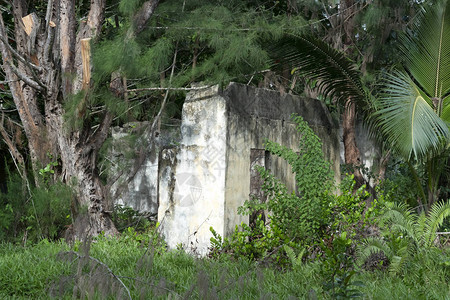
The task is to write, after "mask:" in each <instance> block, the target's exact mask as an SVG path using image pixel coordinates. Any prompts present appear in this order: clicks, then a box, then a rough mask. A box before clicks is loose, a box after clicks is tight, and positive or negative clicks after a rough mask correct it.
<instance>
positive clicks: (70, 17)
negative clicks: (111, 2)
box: [0, 0, 117, 238]
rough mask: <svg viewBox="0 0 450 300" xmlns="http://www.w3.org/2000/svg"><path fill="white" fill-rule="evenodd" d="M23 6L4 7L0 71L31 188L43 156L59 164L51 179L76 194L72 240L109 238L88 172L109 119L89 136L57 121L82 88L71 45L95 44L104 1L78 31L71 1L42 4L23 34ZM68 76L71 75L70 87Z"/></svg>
mask: <svg viewBox="0 0 450 300" xmlns="http://www.w3.org/2000/svg"><path fill="white" fill-rule="evenodd" d="M26 3H27V2H26V1H23V0H15V1H14V2H13V6H12V8H11V12H12V14H13V16H14V21H15V23H14V24H15V28H14V39H15V41H16V46H15V47H14V48H13V47H12V46H11V44H9V43H8V39H9V37H8V36H7V33H6V32H7V31H6V29H5V25H4V24H3V19H2V17H1V16H0V37H1V41H0V50H1V54H2V62H3V65H2V67H3V70H4V71H5V74H6V79H7V81H8V82H9V86H10V90H11V93H12V95H13V99H14V103H15V105H16V107H17V109H18V112H19V116H20V118H21V121H22V124H23V126H24V131H25V134H26V136H27V139H28V146H29V150H30V154H31V161H32V163H33V169H34V173H35V178H36V182H37V183H38V175H37V170H38V169H39V168H40V167H42V166H45V165H46V164H47V163H48V162H49V160H51V158H49V155H48V154H51V155H52V157H53V158H52V159H53V160H55V159H57V158H59V160H60V162H61V166H62V171H61V174H58V176H61V178H62V179H63V180H64V181H65V182H66V183H68V184H71V185H73V187H74V188H75V191H76V194H77V197H76V203H74V205H73V208H74V213H75V215H74V225H73V236H74V237H77V238H83V237H85V236H86V235H87V236H92V235H97V234H99V233H100V232H104V233H105V234H107V235H111V234H116V233H117V230H116V228H115V226H114V224H113V223H112V222H111V218H110V212H111V207H110V205H109V204H108V203H106V200H105V199H106V197H105V195H104V191H103V187H102V184H101V182H100V180H99V177H98V174H97V170H96V160H97V154H98V151H99V149H100V147H101V145H102V144H103V142H104V140H105V139H106V136H107V132H108V128H109V126H110V124H111V122H112V116H111V114H110V113H108V112H105V113H104V116H103V119H102V121H101V123H100V125H99V127H98V129H97V131H95V133H92V132H91V130H90V126H88V125H84V126H83V127H82V128H80V129H77V130H73V131H71V132H69V131H68V130H67V128H65V126H64V121H63V115H64V113H65V111H64V106H63V104H64V102H65V101H66V99H68V97H70V95H71V94H74V93H77V92H79V91H80V89H81V86H82V84H81V74H82V62H81V55H80V47H79V42H80V40H81V39H83V38H88V37H93V38H95V37H96V36H97V35H98V33H99V32H100V30H99V29H100V27H101V25H102V23H103V17H104V15H103V13H104V6H105V0H91V6H90V12H89V15H88V18H87V21H84V23H83V24H81V25H80V24H77V22H76V20H75V6H74V2H73V1H71V0H61V1H49V2H48V5H49V7H48V9H47V14H46V20H40V22H38V21H39V20H38V19H37V17H36V18H34V21H33V18H28V19H27V22H28V21H30V20H31V22H30V23H29V24H28V23H27V24H28V26H30V28H31V31H27V32H26V31H25V30H24V27H25V26H22V25H23V21H22V17H24V16H25V15H27V13H28V8H27V6H26ZM78 27H80V30H79V31H78V34H77V33H76V32H77V28H78ZM31 32H33V34H31ZM30 62H33V65H32V64H31V63H30ZM72 74H73V75H76V77H75V79H74V80H73V75H72ZM38 101H42V102H43V103H44V107H43V109H40V108H39V107H38V105H37V103H38Z"/></svg>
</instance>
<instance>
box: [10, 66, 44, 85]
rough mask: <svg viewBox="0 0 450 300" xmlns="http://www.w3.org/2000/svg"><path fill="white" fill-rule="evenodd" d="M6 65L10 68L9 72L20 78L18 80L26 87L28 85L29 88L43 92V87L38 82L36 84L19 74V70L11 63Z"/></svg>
mask: <svg viewBox="0 0 450 300" xmlns="http://www.w3.org/2000/svg"><path fill="white" fill-rule="evenodd" d="M7 63H8V64H9V66H10V67H11V70H12V71H13V72H14V74H16V75H17V77H19V78H20V80H22V81H23V82H25V83H26V84H27V85H29V86H30V87H32V88H34V89H36V90H38V91H43V90H45V86H44V85H42V83H40V82H36V81H34V80H33V79H31V78H29V77H28V76H27V75H25V74H23V73H21V72H20V71H19V69H17V67H16V66H15V65H14V64H13V63H12V62H11V61H7Z"/></svg>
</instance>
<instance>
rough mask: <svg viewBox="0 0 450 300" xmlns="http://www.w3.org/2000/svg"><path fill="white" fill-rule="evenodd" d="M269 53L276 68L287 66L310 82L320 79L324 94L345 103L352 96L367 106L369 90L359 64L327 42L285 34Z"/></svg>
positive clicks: (361, 104) (354, 99) (362, 106)
mask: <svg viewBox="0 0 450 300" xmlns="http://www.w3.org/2000/svg"><path fill="white" fill-rule="evenodd" d="M269 53H270V55H271V57H272V59H273V63H272V65H273V67H275V68H276V67H286V66H288V67H289V68H290V69H291V70H292V71H293V72H299V73H300V74H301V76H304V77H305V78H307V79H308V80H310V81H316V80H317V84H318V86H317V88H318V89H319V92H321V93H322V94H323V95H324V96H326V97H330V98H334V99H336V100H338V101H341V102H342V103H345V101H346V100H348V99H350V100H352V101H356V102H358V103H359V107H360V108H363V109H364V108H365V107H366V106H367V104H368V101H366V99H367V97H368V93H367V92H366V90H365V89H364V87H363V85H362V83H361V80H360V78H361V74H360V72H359V71H358V69H357V67H356V65H355V64H354V63H353V62H352V61H351V60H350V59H348V58H347V57H346V56H345V55H344V54H343V53H342V52H339V51H337V50H336V49H334V48H332V47H331V46H330V45H328V44H327V43H325V42H323V41H321V40H318V39H316V38H314V37H312V36H308V35H304V36H296V35H285V36H284V37H283V38H282V39H281V40H279V41H278V42H277V43H276V44H275V45H273V46H272V47H271V48H270V50H269Z"/></svg>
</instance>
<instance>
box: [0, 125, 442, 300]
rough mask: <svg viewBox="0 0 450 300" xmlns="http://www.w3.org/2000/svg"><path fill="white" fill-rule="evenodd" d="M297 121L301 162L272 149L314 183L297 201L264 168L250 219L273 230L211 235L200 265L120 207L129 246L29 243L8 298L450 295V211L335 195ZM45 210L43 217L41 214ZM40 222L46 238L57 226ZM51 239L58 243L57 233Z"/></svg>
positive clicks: (316, 143)
mask: <svg viewBox="0 0 450 300" xmlns="http://www.w3.org/2000/svg"><path fill="white" fill-rule="evenodd" d="M294 120H295V121H296V122H297V124H298V127H297V128H298V130H300V131H301V132H302V134H303V135H302V139H301V141H300V149H302V150H301V151H300V152H299V153H296V152H293V151H292V150H289V149H286V148H284V147H280V146H279V145H276V144H275V143H272V142H267V143H266V145H267V149H268V151H270V152H271V153H273V154H277V155H280V156H281V157H283V158H286V159H287V160H288V161H289V162H290V163H291V164H292V165H293V170H296V171H297V172H298V174H303V176H297V181H298V182H301V183H302V184H309V185H308V187H309V189H308V191H306V190H300V192H299V194H298V195H296V194H295V193H288V192H287V189H286V187H285V186H284V185H282V184H281V183H280V182H279V181H278V180H277V179H276V178H275V177H274V176H273V175H271V174H270V173H268V172H267V171H265V170H264V169H260V174H261V176H262V177H263V178H264V185H263V189H264V191H265V192H266V193H267V194H268V195H269V197H268V198H267V202H266V203H263V204H261V203H258V201H257V199H251V201H248V202H247V203H246V204H245V206H244V207H243V208H242V209H241V213H246V214H249V213H250V212H252V211H253V210H255V209H256V210H260V209H268V210H269V211H270V212H271V213H272V214H270V215H269V217H268V220H267V222H265V221H263V219H262V218H261V217H259V218H257V220H256V222H255V226H248V225H245V224H242V226H241V227H236V231H235V233H234V234H233V235H231V236H230V237H226V238H222V237H221V236H219V235H218V234H217V233H216V232H215V231H214V229H211V231H212V233H213V235H214V237H213V238H212V239H211V252H210V254H209V256H208V257H206V258H202V259H199V258H194V257H193V256H190V255H188V254H186V253H185V252H184V251H182V250H171V251H169V250H167V247H166V245H165V243H164V241H163V240H162V239H161V238H160V236H159V233H158V224H156V225H151V224H150V223H149V222H148V221H146V220H145V219H143V218H142V216H140V215H139V214H138V213H137V212H135V211H133V210H132V209H130V208H124V207H116V212H115V215H114V217H113V220H115V221H116V222H117V224H116V225H117V227H118V228H122V227H123V230H122V234H121V236H120V237H105V236H99V237H97V238H95V239H94V240H87V241H85V242H83V243H80V242H75V243H74V244H72V245H70V246H69V245H67V244H66V243H64V242H62V241H53V242H51V241H49V240H47V239H43V240H40V241H39V242H38V243H35V244H33V245H30V244H29V243H25V245H26V247H24V246H23V245H14V244H11V243H9V244H1V245H0V297H1V298H10V297H14V298H34V299H48V298H49V297H52V298H55V299H71V298H81V299H86V298H87V299H92V298H94V299H105V298H108V297H114V298H120V299H129V298H131V299H134V298H141V299H142V298H144V299H149V298H151V299H167V298H177V299H178V298H181V299H183V298H184V299H187V298H189V299H260V298H277V299H286V298H289V297H291V298H292V297H294V298H298V299H349V298H369V299H372V298H375V299H377V298H380V299H385V298H386V297H387V296H389V297H393V298H408V297H414V298H418V299H422V298H427V299H445V297H448V295H449V293H450V289H449V287H448V285H447V282H448V280H449V279H450V261H449V259H448V257H449V255H450V251H449V248H448V246H447V247H446V246H445V245H443V244H441V243H440V240H439V239H437V236H436V232H437V230H438V229H439V228H440V226H441V225H442V224H443V222H444V220H445V218H446V217H447V216H448V215H449V214H450V208H449V205H450V204H449V203H448V202H447V203H442V204H436V205H435V206H433V208H432V209H431V211H430V213H429V214H428V215H426V214H425V213H424V212H423V213H422V214H421V215H416V214H415V213H414V212H413V211H412V210H411V209H409V208H408V207H407V204H404V203H400V202H399V199H396V197H395V196H396V195H395V194H389V195H382V194H380V197H379V198H378V200H376V201H373V205H372V206H370V207H367V206H366V204H365V200H366V198H367V197H368V196H369V195H368V193H367V192H366V191H365V190H364V187H361V188H360V189H358V190H356V191H354V188H353V187H354V180H353V177H352V176H347V177H346V178H345V180H343V182H342V184H341V186H340V189H341V192H340V193H339V194H336V193H332V191H333V184H332V180H331V178H332V177H331V176H332V174H331V172H330V169H329V165H328V163H327V162H326V161H325V160H324V158H323V155H322V152H321V150H320V149H321V143H320V140H319V139H318V138H317V136H316V135H315V134H314V133H313V132H312V131H311V130H310V128H309V127H308V126H307V124H306V123H305V122H304V121H303V120H302V119H301V118H300V117H295V118H294ZM312 170H314V172H315V173H312ZM301 172H304V173H301ZM319 182H321V183H325V184H326V185H327V187H328V188H326V189H324V188H323V187H324V185H323V184H318V183H319ZM9 188H10V190H9V193H8V194H6V196H8V195H9V194H10V193H11V192H13V191H14V185H11V186H10V187H9ZM16 188H22V187H21V186H18V187H16ZM44 192H46V193H47V194H45V195H46V196H48V197H50V196H51V197H53V198H54V199H57V197H55V195H58V194H57V193H56V192H55V190H53V189H47V188H42V189H41V190H40V193H44ZM48 193H53V194H48ZM35 195H40V194H39V193H36V194H35ZM306 195H307V196H308V197H309V198H306V197H305V196H306ZM6 196H5V197H6ZM38 197H39V196H38ZM6 199H8V198H6ZM9 199H11V198H9ZM34 199H37V198H36V197H34ZM307 199H315V202H311V201H307ZM9 201H11V200H9ZM395 201H396V202H395ZM302 202H303V203H302ZM399 203H400V204H399ZM36 207H37V210H36V212H40V211H41V210H40V208H39V205H36ZM292 210H295V211H296V212H295V213H292V212H291V211H292ZM302 211H303V212H304V214H305V216H306V212H309V214H308V216H307V217H305V218H303V219H302V220H301V221H299V220H298V217H297V214H301V213H302ZM5 220H7V218H5ZM40 220H42V221H41V223H40V224H41V231H39V232H40V233H41V234H42V232H44V231H42V228H46V227H42V225H45V224H46V223H45V222H44V221H43V219H42V218H41V219H40ZM27 224H28V223H27ZM30 224H33V223H30ZM378 228H379V230H380V231H381V233H380V234H378V233H377V232H376V231H377V230H378ZM29 230H30V232H32V231H33V230H32V228H30V229H29ZM371 230H372V232H371ZM5 232H7V231H5ZM43 236H45V237H49V238H54V236H52V235H51V234H50V231H49V229H48V228H47V233H46V235H43V234H42V235H41V236H40V237H43ZM371 236H375V237H371ZM35 240H36V241H37V240H38V239H37V238H36V239H35ZM11 274H12V275H11ZM399 275H400V276H399Z"/></svg>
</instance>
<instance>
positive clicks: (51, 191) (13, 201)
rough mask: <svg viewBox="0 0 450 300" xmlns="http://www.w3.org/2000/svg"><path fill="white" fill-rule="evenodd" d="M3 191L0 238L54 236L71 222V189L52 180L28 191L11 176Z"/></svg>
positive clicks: (32, 240) (18, 179)
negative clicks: (50, 183)
mask: <svg viewBox="0 0 450 300" xmlns="http://www.w3.org/2000/svg"><path fill="white" fill-rule="evenodd" d="M7 186H8V188H7V193H6V194H0V220H1V221H0V238H2V239H4V240H9V241H14V242H18V241H20V240H22V241H23V242H26V241H27V240H28V241H30V242H36V241H38V240H39V239H42V238H48V239H57V238H59V237H61V236H62V233H63V231H64V230H65V229H66V226H68V225H69V224H70V223H71V218H70V204H71V201H72V197H73V192H72V189H71V188H70V187H69V186H67V185H65V184H62V183H59V182H56V183H54V184H52V185H49V186H43V187H39V188H36V187H30V190H28V189H27V188H26V186H25V184H24V183H23V182H22V179H21V178H20V177H19V176H18V175H14V174H13V175H11V176H10V178H9V181H8V185H7Z"/></svg>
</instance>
